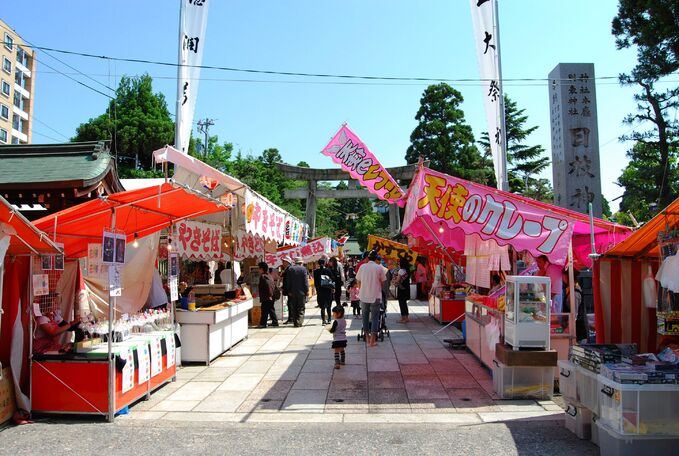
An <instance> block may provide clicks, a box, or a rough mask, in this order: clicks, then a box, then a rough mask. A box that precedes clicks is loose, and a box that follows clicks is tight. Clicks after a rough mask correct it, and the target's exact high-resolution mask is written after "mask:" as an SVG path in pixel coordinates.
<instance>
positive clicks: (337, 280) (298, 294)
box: [258, 251, 417, 368]
mask: <svg viewBox="0 0 679 456" xmlns="http://www.w3.org/2000/svg"><path fill="white" fill-rule="evenodd" d="M317 263H318V267H316V268H315V269H314V270H313V271H312V272H311V274H310V273H309V270H308V269H307V268H306V267H305V266H304V265H303V264H302V260H301V258H291V257H284V258H283V265H282V267H281V270H280V273H279V272H278V271H274V270H273V269H271V268H270V267H269V266H268V265H267V264H266V263H265V262H261V263H259V265H258V266H259V272H260V279H259V284H258V291H259V298H260V302H261V319H260V325H259V327H260V328H265V327H267V325H268V324H269V322H271V326H279V322H278V318H277V316H276V312H275V310H274V303H275V302H276V301H277V300H278V299H280V298H281V296H285V297H287V309H288V319H287V321H285V322H284V324H292V325H293V326H294V327H301V326H302V325H303V324H304V313H305V306H306V302H307V300H308V296H309V287H310V275H311V277H313V286H314V288H315V291H316V300H317V306H318V307H319V308H320V312H321V324H322V325H331V326H330V327H329V328H328V329H329V331H330V332H331V333H332V334H333V345H332V348H333V349H334V350H335V361H336V364H335V367H336V368H339V367H340V366H341V365H342V364H344V361H345V356H346V355H345V347H346V320H345V318H344V317H345V312H346V310H345V308H347V307H348V306H349V305H351V309H352V314H353V317H354V318H357V319H358V318H362V319H363V326H362V334H363V336H364V337H365V340H366V342H367V344H368V346H370V347H373V346H375V345H377V338H378V334H379V331H380V321H381V319H380V317H381V315H383V313H384V312H385V311H386V305H387V301H388V299H389V298H390V297H392V296H391V295H392V294H394V293H392V289H394V290H395V296H393V297H394V298H396V299H397V300H398V303H399V309H400V313H401V320H400V323H407V322H408V321H409V312H408V300H409V299H410V283H411V282H412V281H413V279H412V275H413V272H414V274H415V276H417V268H414V267H413V265H411V264H410V262H409V261H408V260H407V259H401V260H400V261H399V262H396V261H392V260H385V259H383V258H381V257H380V256H379V255H378V254H377V252H376V251H370V252H366V253H365V254H364V255H363V257H362V258H361V259H360V260H358V261H357V260H354V259H348V260H347V261H346V262H344V263H342V262H341V261H339V260H338V259H337V258H335V257H333V258H329V259H328V258H321V259H319V260H318V262H317Z"/></svg>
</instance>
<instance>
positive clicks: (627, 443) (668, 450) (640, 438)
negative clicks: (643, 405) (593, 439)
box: [597, 421, 679, 456]
mask: <svg viewBox="0 0 679 456" xmlns="http://www.w3.org/2000/svg"><path fill="white" fill-rule="evenodd" d="M597 435H598V439H599V454H600V455H601V456H646V455H669V454H676V453H677V448H678V447H679V437H671V436H657V435H635V436H634V437H632V436H630V435H625V434H620V433H618V432H615V431H614V430H613V429H611V428H609V427H608V426H606V425H605V424H603V423H601V422H600V421H599V422H597Z"/></svg>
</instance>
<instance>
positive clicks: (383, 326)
mask: <svg viewBox="0 0 679 456" xmlns="http://www.w3.org/2000/svg"><path fill="white" fill-rule="evenodd" d="M377 331H378V332H377V338H378V339H379V341H380V342H384V335H385V334H386V335H387V337H388V338H390V339H391V334H389V328H387V304H386V303H385V302H382V303H380V322H379V326H378V330H377ZM366 335H367V334H366V332H365V329H363V328H361V332H359V333H358V336H357V338H358V341H359V342H360V341H361V340H363V341H365V340H366Z"/></svg>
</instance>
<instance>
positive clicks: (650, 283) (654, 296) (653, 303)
mask: <svg viewBox="0 0 679 456" xmlns="http://www.w3.org/2000/svg"><path fill="white" fill-rule="evenodd" d="M641 286H642V299H643V300H644V307H646V308H648V309H655V308H656V307H657V305H658V290H657V289H656V283H655V279H654V278H653V270H652V269H651V265H650V264H649V265H648V274H647V275H646V278H645V279H644V281H643V283H642V285H641Z"/></svg>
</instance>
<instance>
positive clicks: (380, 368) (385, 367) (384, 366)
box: [368, 358, 400, 372]
mask: <svg viewBox="0 0 679 456" xmlns="http://www.w3.org/2000/svg"><path fill="white" fill-rule="evenodd" d="M399 371H400V368H399V365H398V361H396V358H381V359H380V358H378V359H369V360H368V372H399Z"/></svg>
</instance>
